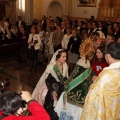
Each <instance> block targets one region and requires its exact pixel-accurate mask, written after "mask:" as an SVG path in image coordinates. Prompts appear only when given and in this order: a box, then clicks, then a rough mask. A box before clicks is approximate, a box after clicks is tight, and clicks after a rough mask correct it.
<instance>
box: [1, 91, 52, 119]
mask: <svg viewBox="0 0 120 120" xmlns="http://www.w3.org/2000/svg"><path fill="white" fill-rule="evenodd" d="M27 105H28V106H27ZM27 107H28V110H29V111H30V113H31V115H29V116H23V115H22V112H23V110H24V109H25V108H27ZM0 120H50V117H49V115H48V113H47V112H46V111H45V109H44V108H43V107H42V106H41V105H40V104H38V103H37V102H36V101H35V100H33V99H32V96H31V95H30V93H29V92H27V91H22V92H21V95H20V94H18V93H15V92H11V91H9V92H4V93H2V94H1V95H0Z"/></svg>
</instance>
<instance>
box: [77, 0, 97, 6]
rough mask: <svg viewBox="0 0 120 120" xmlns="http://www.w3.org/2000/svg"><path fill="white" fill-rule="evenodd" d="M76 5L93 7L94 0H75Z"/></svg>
mask: <svg viewBox="0 0 120 120" xmlns="http://www.w3.org/2000/svg"><path fill="white" fill-rule="evenodd" d="M77 1H78V3H77V4H78V6H82V7H95V6H96V0H77Z"/></svg>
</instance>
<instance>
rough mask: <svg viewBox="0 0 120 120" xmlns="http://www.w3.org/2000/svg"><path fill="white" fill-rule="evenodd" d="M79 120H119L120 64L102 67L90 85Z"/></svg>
mask: <svg viewBox="0 0 120 120" xmlns="http://www.w3.org/2000/svg"><path fill="white" fill-rule="evenodd" d="M119 65H120V63H119ZM108 68H109V67H108ZM80 120H120V66H119V67H116V68H109V69H104V70H103V71H102V72H101V73H100V75H99V76H98V78H97V80H96V81H95V82H94V83H93V84H92V85H91V87H90V89H89V92H88V94H87V97H86V99H85V104H84V107H83V111H82V115H81V119H80Z"/></svg>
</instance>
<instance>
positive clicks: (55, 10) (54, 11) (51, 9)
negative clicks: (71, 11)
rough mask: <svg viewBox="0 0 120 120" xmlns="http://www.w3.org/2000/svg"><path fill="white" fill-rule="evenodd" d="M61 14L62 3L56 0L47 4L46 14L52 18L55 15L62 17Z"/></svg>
mask: <svg viewBox="0 0 120 120" xmlns="http://www.w3.org/2000/svg"><path fill="white" fill-rule="evenodd" d="M62 15H63V9H62V5H61V4H60V3H59V2H57V1H53V2H51V3H50V4H49V6H48V14H47V16H48V17H49V16H52V18H54V19H55V18H56V17H57V16H59V17H62Z"/></svg>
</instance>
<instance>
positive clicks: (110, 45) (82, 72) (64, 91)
mask: <svg viewBox="0 0 120 120" xmlns="http://www.w3.org/2000/svg"><path fill="white" fill-rule="evenodd" d="M10 33H11V35H10ZM10 37H11V38H13V39H16V38H18V39H19V40H20V41H21V40H25V42H24V43H23V42H22V43H21V44H20V45H21V46H20V57H21V58H22V59H23V58H26V57H28V59H29V61H30V63H31V64H30V69H29V71H30V72H31V71H34V72H36V70H37V63H38V62H40V63H42V62H43V61H45V60H47V64H48V65H47V67H46V70H45V72H44V73H43V75H42V76H41V77H40V79H39V81H38V83H37V85H36V87H35V89H34V91H33V94H32V97H30V99H29V100H26V99H25V98H24V97H23V96H22V95H23V94H24V92H23V93H22V95H21V96H19V97H22V98H20V99H23V100H24V101H26V102H27V103H29V102H28V101H30V100H31V99H32V98H33V99H34V100H32V102H30V103H29V104H30V105H31V104H35V107H36V106H38V108H37V110H36V112H37V113H40V114H42V112H43V114H45V115H44V117H46V116H47V117H46V118H42V117H40V118H41V119H44V120H49V119H51V120H66V119H68V120H90V119H92V120H97V119H100V120H108V119H111V120H117V119H120V117H119V104H120V94H119V90H120V85H119V78H120V23H118V22H112V21H110V20H108V21H96V20H95V19H94V17H93V16H92V17H91V19H89V20H83V21H82V20H74V21H71V20H69V19H65V20H62V18H60V17H56V19H55V20H54V19H53V18H52V17H50V18H47V17H45V16H42V20H37V19H34V20H33V22H32V24H31V28H30V30H29V31H26V24H25V22H24V21H22V18H21V16H19V17H18V22H16V25H11V28H9V24H8V22H7V21H6V20H5V18H4V17H3V19H2V20H1V21H0V39H1V40H5V39H10ZM8 94H13V93H5V94H4V95H3V96H1V100H2V99H7V98H6V96H7V95H8ZM4 96H5V97H4ZM36 101H37V102H36ZM29 104H28V106H30V105H29ZM25 105H26V104H25ZM31 106H32V105H31ZM33 106H34V105H33ZM20 107H23V106H19V107H18V108H20ZM43 107H44V108H43ZM3 108H4V106H3V105H0V110H1V116H2V117H6V119H7V117H11V115H13V116H14V115H16V113H17V112H16V111H17V110H18V108H17V109H16V111H15V112H13V113H8V114H6V111H5V110H4V109H3ZM22 109H23V108H22ZM29 109H30V108H29ZM35 109H36V108H35ZM40 109H41V110H42V111H41V110H40ZM44 109H45V110H46V111H45V110H44ZM39 110H40V111H39ZM30 111H31V112H32V116H34V114H35V112H34V111H32V110H31V109H30ZM2 113H3V114H2ZM37 115H38V114H35V116H37ZM32 116H30V117H31V120H33V119H32ZM49 116H50V118H49ZM14 117H15V116H14ZM26 117H28V116H26ZM38 117H39V115H38ZM11 118H12V117H11ZM15 118H16V117H15ZM16 119H17V118H16ZM23 119H24V117H23ZM34 119H35V120H37V119H38V118H34Z"/></svg>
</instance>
